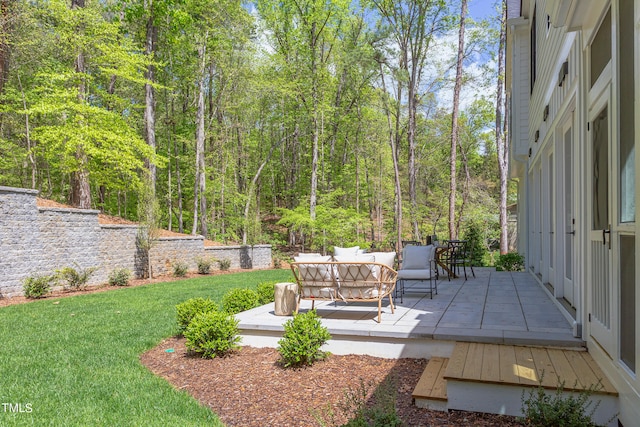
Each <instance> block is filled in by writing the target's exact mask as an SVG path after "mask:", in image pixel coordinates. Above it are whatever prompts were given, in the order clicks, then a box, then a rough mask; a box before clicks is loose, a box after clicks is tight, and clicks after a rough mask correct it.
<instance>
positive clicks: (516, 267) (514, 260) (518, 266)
mask: <svg viewBox="0 0 640 427" xmlns="http://www.w3.org/2000/svg"><path fill="white" fill-rule="evenodd" d="M522 270H524V256H522V255H520V254H519V253H517V252H509V253H508V254H502V255H500V256H499V257H498V260H497V261H496V271H522Z"/></svg>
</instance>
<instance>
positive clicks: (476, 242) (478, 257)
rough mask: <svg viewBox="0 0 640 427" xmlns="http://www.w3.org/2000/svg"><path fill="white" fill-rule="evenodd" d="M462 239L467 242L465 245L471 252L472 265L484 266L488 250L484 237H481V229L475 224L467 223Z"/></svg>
mask: <svg viewBox="0 0 640 427" xmlns="http://www.w3.org/2000/svg"><path fill="white" fill-rule="evenodd" d="M463 239H464V240H466V241H467V245H468V247H469V250H470V251H471V252H470V253H471V262H472V265H474V266H482V265H484V258H485V257H486V255H487V253H488V250H487V246H486V244H485V242H486V237H485V236H484V235H483V227H482V226H481V225H480V224H479V223H477V222H469V223H468V224H467V225H466V227H465V229H464V232H463Z"/></svg>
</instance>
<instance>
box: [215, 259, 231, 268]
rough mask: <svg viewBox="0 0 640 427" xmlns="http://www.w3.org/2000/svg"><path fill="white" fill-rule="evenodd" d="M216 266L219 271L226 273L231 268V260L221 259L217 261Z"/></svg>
mask: <svg viewBox="0 0 640 427" xmlns="http://www.w3.org/2000/svg"><path fill="white" fill-rule="evenodd" d="M218 265H219V266H220V270H222V271H227V270H228V269H229V268H230V267H231V260H230V259H228V258H225V259H221V260H219V261H218Z"/></svg>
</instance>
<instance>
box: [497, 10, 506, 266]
mask: <svg viewBox="0 0 640 427" xmlns="http://www.w3.org/2000/svg"><path fill="white" fill-rule="evenodd" d="M506 15H507V8H506V5H505V2H504V0H503V2H502V22H501V25H500V47H499V49H498V90H497V96H496V148H497V150H496V153H497V155H498V173H499V175H500V253H501V254H506V253H507V252H509V228H508V215H507V189H508V172H509V147H508V144H509V142H508V138H507V137H506V136H505V132H504V131H503V129H506V118H505V127H504V128H503V126H502V102H503V99H502V98H503V95H502V94H503V86H504V67H505V64H504V62H505V58H504V49H505V39H506ZM504 102H505V106H506V105H507V102H506V100H504Z"/></svg>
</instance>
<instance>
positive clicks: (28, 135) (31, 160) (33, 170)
mask: <svg viewBox="0 0 640 427" xmlns="http://www.w3.org/2000/svg"><path fill="white" fill-rule="evenodd" d="M18 87H19V88H20V94H21V95H22V107H23V108H24V135H25V139H26V140H27V151H28V152H29V154H28V155H29V163H30V164H31V188H32V189H35V188H36V177H37V174H38V169H37V165H36V159H35V156H34V155H33V148H32V147H31V126H30V125H29V113H28V112H27V99H26V97H25V96H24V89H23V88H22V81H21V80H20V76H18Z"/></svg>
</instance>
